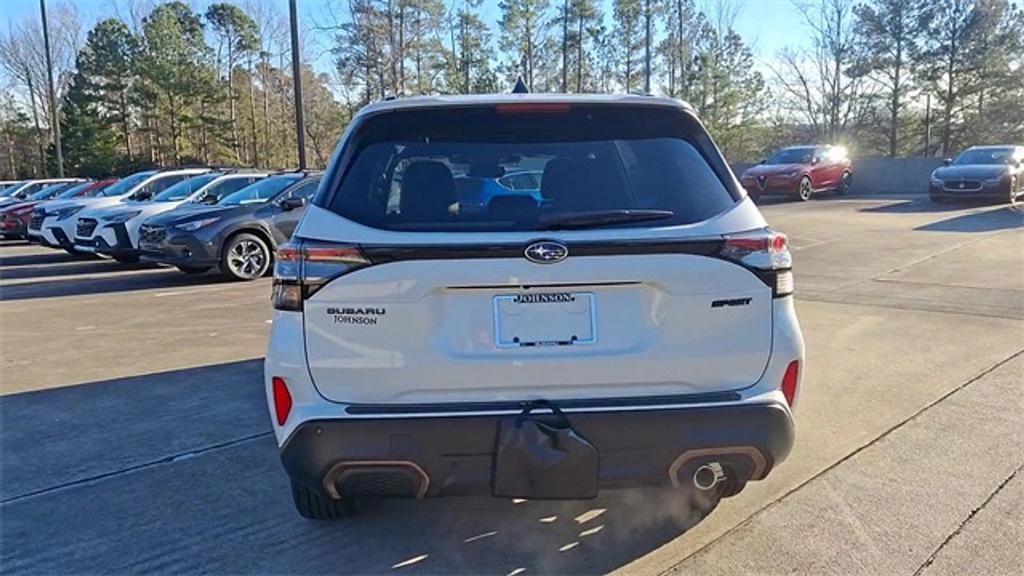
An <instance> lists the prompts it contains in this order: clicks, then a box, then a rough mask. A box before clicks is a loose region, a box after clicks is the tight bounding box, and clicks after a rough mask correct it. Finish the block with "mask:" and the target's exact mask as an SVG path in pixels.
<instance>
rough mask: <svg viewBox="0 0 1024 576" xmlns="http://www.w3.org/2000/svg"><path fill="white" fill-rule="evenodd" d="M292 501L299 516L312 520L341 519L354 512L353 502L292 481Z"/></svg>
mask: <svg viewBox="0 0 1024 576" xmlns="http://www.w3.org/2000/svg"><path fill="white" fill-rule="evenodd" d="M292 501H293V502H294V503H295V510H296V511H297V512H298V513H299V516H302V517H303V518H308V519H310V520H340V519H342V518H345V517H346V516H350V515H351V514H352V502H350V501H348V500H335V499H334V498H331V497H330V496H328V495H327V494H325V493H323V492H321V491H319V490H313V489H310V488H309V487H307V486H305V485H302V484H298V483H296V482H295V481H294V480H293V481H292Z"/></svg>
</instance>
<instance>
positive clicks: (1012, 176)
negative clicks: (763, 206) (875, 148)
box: [740, 146, 1024, 204]
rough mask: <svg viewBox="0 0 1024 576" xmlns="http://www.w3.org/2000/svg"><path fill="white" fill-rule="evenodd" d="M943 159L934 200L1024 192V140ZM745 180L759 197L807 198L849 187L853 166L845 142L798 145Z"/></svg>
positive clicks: (999, 197)
mask: <svg viewBox="0 0 1024 576" xmlns="http://www.w3.org/2000/svg"><path fill="white" fill-rule="evenodd" d="M944 164H945V165H944V166H942V167H940V168H938V169H937V170H935V171H934V172H933V173H932V175H931V181H930V182H929V187H928V195H929V197H930V198H931V200H932V201H933V202H942V201H945V200H952V199H972V198H973V199H989V200H995V201H998V202H1010V203H1011V204H1012V203H1014V202H1016V201H1017V200H1018V199H1020V198H1021V196H1024V146H975V147H972V148H969V149H967V150H965V151H964V152H962V153H961V154H960V155H959V156H957V157H956V158H955V159H953V158H947V159H946V160H945V162H944ZM740 182H741V183H742V184H743V187H744V188H745V189H746V190H747V194H748V195H749V196H750V197H751V198H752V199H753V200H755V201H756V200H758V199H759V198H760V197H761V196H767V195H785V196H790V197H793V198H796V199H798V200H801V201H807V200H810V199H811V196H813V195H815V194H821V193H824V192H835V193H837V194H840V195H842V194H846V193H848V192H849V191H850V187H851V185H852V184H853V166H852V163H851V161H850V158H849V156H848V155H847V153H846V149H845V148H843V147H841V146H793V147H790V148H783V149H781V150H779V151H778V152H776V153H775V154H773V155H772V156H770V157H769V158H768V159H766V160H763V161H762V162H761V163H760V164H758V165H756V166H752V167H750V168H748V169H747V170H745V171H744V172H743V173H742V175H741V176H740Z"/></svg>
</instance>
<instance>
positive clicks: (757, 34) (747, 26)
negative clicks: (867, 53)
mask: <svg viewBox="0 0 1024 576" xmlns="http://www.w3.org/2000/svg"><path fill="white" fill-rule="evenodd" d="M47 1H48V6H49V5H56V4H59V3H65V4H69V5H72V6H74V7H75V8H76V9H77V10H78V12H79V13H80V14H81V16H82V18H83V19H84V20H85V22H86V24H87V25H86V27H85V29H86V30H88V28H89V27H91V25H92V24H93V23H94V22H95V21H96V20H98V19H99V18H102V17H106V16H109V15H112V14H113V13H114V8H113V6H114V5H120V6H126V5H128V3H130V2H131V0H47ZM148 1H150V0H135V2H136V3H139V4H144V3H146V2H148ZM188 1H189V4H191V5H192V6H193V8H195V9H196V10H197V11H200V10H203V9H205V8H206V6H207V5H208V4H210V3H211V0H188ZM214 1H215V0H214ZM263 1H264V2H267V3H274V4H277V5H278V7H279V9H280V11H281V12H282V14H287V11H288V0H263ZM446 1H451V0H446ZM601 1H602V3H603V4H604V5H605V9H606V11H610V5H611V2H610V0H601ZM239 3H241V2H239ZM697 3H698V5H699V6H700V5H704V4H707V3H712V0H698V2H697ZM731 3H732V4H733V5H734V6H737V7H738V8H739V9H740V12H739V16H738V18H737V21H736V28H737V31H738V32H739V33H740V34H741V35H742V36H743V38H744V40H745V41H746V42H747V44H748V45H750V46H752V48H753V50H754V53H755V55H756V56H757V58H758V59H759V60H760V61H761V62H762V63H763V62H765V61H767V60H771V59H772V58H773V57H774V56H775V55H776V54H777V53H778V51H779V50H780V49H782V48H784V47H786V46H794V47H795V46H801V45H803V44H804V43H805V42H806V41H805V40H804V39H803V37H802V36H803V35H802V33H801V31H802V30H803V22H802V20H801V18H800V16H799V14H798V13H797V12H796V10H795V8H794V7H793V3H792V0H731ZM298 5H299V21H300V22H301V24H302V26H303V27H304V28H307V29H308V28H312V27H314V26H315V25H316V24H317V23H318V22H320V21H321V19H322V18H323V15H324V14H325V13H327V12H328V11H334V12H336V13H343V11H344V7H345V6H346V5H347V2H345V1H344V0H298ZM483 14H484V17H485V19H487V20H488V21H489V23H491V24H492V25H494V24H496V22H497V19H498V15H499V11H498V0H484V6H483ZM25 18H39V1H38V0H0V26H3V28H2V30H0V31H2V32H4V33H6V31H7V29H8V28H9V27H10V26H11V25H12V24H15V23H18V22H21V21H22V20H23V19H25ZM324 23H325V22H324ZM314 37H315V34H314ZM329 65H330V62H329V61H328V59H327V58H326V57H321V58H320V59H319V60H317V61H315V62H314V66H315V67H316V68H318V69H320V70H324V69H326V68H327V67H328V66H329Z"/></svg>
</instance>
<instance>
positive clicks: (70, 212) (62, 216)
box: [52, 206, 85, 220]
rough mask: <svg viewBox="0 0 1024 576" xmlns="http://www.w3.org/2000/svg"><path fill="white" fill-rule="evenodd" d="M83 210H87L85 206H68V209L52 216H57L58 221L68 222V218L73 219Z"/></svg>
mask: <svg viewBox="0 0 1024 576" xmlns="http://www.w3.org/2000/svg"><path fill="white" fill-rule="evenodd" d="M82 208H85V206H68V207H67V208H61V209H60V210H57V211H56V212H54V213H53V214H52V216H56V217H57V220H67V219H68V218H71V217H72V216H74V215H75V214H78V212H79V210H81V209H82Z"/></svg>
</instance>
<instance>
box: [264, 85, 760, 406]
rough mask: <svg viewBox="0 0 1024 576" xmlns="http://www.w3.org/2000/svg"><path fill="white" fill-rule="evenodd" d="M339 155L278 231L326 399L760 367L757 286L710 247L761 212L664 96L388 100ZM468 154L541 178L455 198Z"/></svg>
mask: <svg viewBox="0 0 1024 576" xmlns="http://www.w3.org/2000/svg"><path fill="white" fill-rule="evenodd" d="M339 157H340V158H341V160H339V162H338V164H336V165H335V166H333V167H332V170H331V171H332V174H333V175H331V176H330V177H329V178H327V182H328V185H327V189H326V190H325V191H324V193H323V194H321V196H320V197H319V198H318V201H317V205H316V206H313V207H311V208H310V210H309V211H308V213H307V214H306V218H305V219H304V220H303V222H302V224H301V225H300V227H299V229H298V231H297V233H296V237H298V238H301V239H302V240H301V243H302V245H301V246H299V247H298V248H297V250H298V253H299V254H304V255H305V257H306V258H307V260H306V261H305V262H304V263H303V264H302V266H303V268H302V270H303V275H304V276H305V286H304V291H305V292H304V299H305V301H304V303H303V304H302V308H303V310H304V325H305V338H306V353H307V359H308V363H309V369H310V373H311V375H312V378H313V380H314V382H315V385H316V387H317V389H318V390H319V392H320V393H321V394H322V395H323V396H324V397H325V398H327V399H330V400H333V401H337V402H344V403H351V404H372V405H392V406H393V405H395V404H416V405H419V404H450V403H456V404H464V403H474V402H504V401H521V400H527V399H536V398H546V399H554V400H583V399H619V398H636V397H641V396H642V397H661V396H676V395H691V394H697V395H700V394H714V393H719V392H723V391H729V390H734V389H739V388H744V387H747V386H750V385H752V384H754V383H755V382H756V381H757V380H758V379H759V378H760V376H761V374H762V373H763V371H764V369H765V366H766V365H767V362H768V359H769V355H770V351H771V334H772V318H771V314H772V298H773V291H772V288H771V287H770V286H769V284H768V283H766V281H764V280H763V279H762V278H761V277H759V276H758V275H757V274H756V273H754V272H752V271H751V270H749V269H747V268H745V267H743V266H740V265H739V264H737V263H736V262H734V261H731V260H729V259H728V258H725V257H723V256H722V254H723V249H724V246H725V242H724V240H723V238H724V237H725V236H726V235H729V234H732V233H735V232H743V231H748V230H752V229H758V228H763V227H764V221H763V219H762V218H761V217H760V214H759V213H758V212H757V210H756V208H754V207H753V206H752V204H751V203H750V202H739V198H740V196H739V194H738V193H737V191H736V189H735V184H734V180H733V178H732V176H731V173H730V172H728V169H727V168H726V167H725V165H724V162H723V161H722V159H721V156H720V154H719V153H718V151H717V149H716V148H715V147H714V145H713V144H712V143H711V141H710V139H709V138H708V136H707V135H706V133H705V132H704V130H703V129H702V128H701V127H700V125H699V123H698V122H697V121H696V120H695V119H694V118H693V117H692V116H690V115H689V114H687V113H685V112H684V111H683V110H682V109H680V108H677V107H674V106H664V107H659V106H651V105H647V106H632V107H631V106H622V105H615V106H611V105H575V104H574V105H563V104H559V105H550V104H543V105H540V104H538V105H532V106H524V105H516V106H514V107H510V108H507V109H502V107H501V106H500V105H499V106H494V105H490V106H474V107H468V108H441V109H427V110H416V109H414V110H407V111H398V112H388V113H382V114H378V115H373V116H369V117H367V118H363V119H362V120H360V121H359V124H357V126H356V127H355V129H354V131H353V133H352V136H350V138H349V139H348V140H347V141H346V143H345V150H343V153H342V154H341V155H340V156H339ZM469 170H472V171H474V172H481V171H485V170H486V171H488V172H489V173H491V174H493V175H494V176H500V175H501V174H502V173H505V172H515V171H526V170H529V171H539V172H542V173H543V176H542V184H541V195H540V197H539V198H535V197H532V196H509V197H508V199H507V200H503V201H500V202H499V201H497V199H495V200H494V201H492V202H491V203H490V204H489V205H488V206H487V208H486V209H485V210H483V211H481V210H479V209H478V207H474V209H473V210H471V211H461V210H460V206H459V204H460V197H459V194H458V193H457V190H456V186H455V179H456V177H457V175H458V174H460V173H466V172H467V171H469ZM342 174H344V176H343V177H342V176H341V175H342ZM283 260H284V262H283V263H282V264H281V265H282V266H287V264H288V262H287V258H284V259H283Z"/></svg>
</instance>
